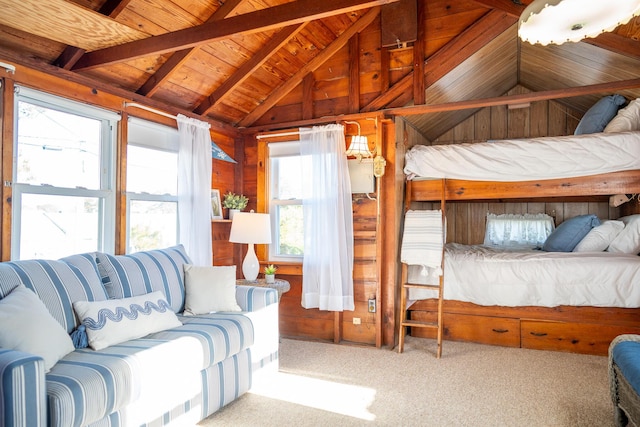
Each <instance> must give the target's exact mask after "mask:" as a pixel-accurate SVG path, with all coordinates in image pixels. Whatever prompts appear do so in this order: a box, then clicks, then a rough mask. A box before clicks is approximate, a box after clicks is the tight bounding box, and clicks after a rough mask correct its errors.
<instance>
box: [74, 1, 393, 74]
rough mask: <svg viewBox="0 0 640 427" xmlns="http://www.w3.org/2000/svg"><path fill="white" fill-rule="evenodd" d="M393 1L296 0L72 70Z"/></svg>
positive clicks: (131, 46) (129, 47)
mask: <svg viewBox="0 0 640 427" xmlns="http://www.w3.org/2000/svg"><path fill="white" fill-rule="evenodd" d="M396 1H398V0H323V1H321V2H319V1H317V0H297V1H294V2H291V3H285V4H282V5H278V6H274V7H270V8H267V9H261V10H257V11H255V12H250V13H246V14H243V15H238V16H233V17H230V18H227V19H223V20H222V21H215V22H206V23H204V24H202V25H198V26H195V27H190V28H185V29H183V30H179V31H174V32H171V33H166V34H161V35H158V36H153V37H148V38H146V39H142V40H136V41H133V42H130V43H124V44H120V45H117V46H112V47H108V48H105V49H100V50H96V51H93V52H89V53H86V54H85V55H84V56H83V57H82V58H81V59H80V60H79V61H78V63H77V64H76V65H75V66H74V67H73V70H76V71H77V70H84V69H91V68H96V67H100V66H104V65H109V64H115V63H120V62H124V61H128V60H131V59H136V58H141V57H145V56H149V55H160V54H164V53H167V52H173V51H176V50H180V49H186V48H190V47H195V46H199V45H202V44H206V43H211V42H213V41H216V40H220V39H223V38H227V37H229V36H231V35H233V34H250V33H257V32H263V31H268V30H273V29H276V28H280V27H284V26H287V25H293V24H300V23H302V22H306V21H313V20H316V19H322V18H326V17H329V16H335V15H340V14H343V13H349V12H353V11H356V10H361V9H368V8H371V7H375V6H379V5H382V4H387V3H394V2H396Z"/></svg>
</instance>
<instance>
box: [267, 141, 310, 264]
mask: <svg viewBox="0 0 640 427" xmlns="http://www.w3.org/2000/svg"><path fill="white" fill-rule="evenodd" d="M268 147H269V195H270V198H269V213H270V214H271V232H272V234H273V236H272V244H271V245H269V259H270V260H274V261H277V260H279V261H294V262H302V257H303V249H304V224H303V221H302V190H303V188H302V180H301V179H300V177H301V176H302V170H303V158H302V157H301V156H300V143H299V142H278V143H270V144H269V145H268Z"/></svg>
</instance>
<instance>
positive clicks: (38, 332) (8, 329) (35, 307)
mask: <svg viewBox="0 0 640 427" xmlns="http://www.w3.org/2000/svg"><path fill="white" fill-rule="evenodd" d="M0 325H2V326H0V347H2V348H7V349H12V350H18V351H24V352H25V353H31V354H34V355H36V356H40V357H42V358H43V359H44V369H45V372H49V370H50V369H51V367H53V365H55V364H56V363H57V362H58V360H60V359H62V358H63V357H64V356H66V355H67V354H69V353H71V352H72V351H73V350H75V348H74V347H73V342H72V341H71V337H70V336H69V334H67V331H65V330H64V328H63V327H62V325H61V324H60V323H58V321H57V320H56V319H54V318H53V316H52V315H51V313H49V310H47V307H46V306H45V305H44V303H43V302H42V301H40V298H38V296H37V295H36V294H35V292H33V291H31V290H30V289H27V287H26V286H24V285H22V284H21V285H18V286H17V287H16V288H14V289H13V290H12V291H11V293H9V294H8V295H7V296H6V297H4V298H3V299H1V300H0Z"/></svg>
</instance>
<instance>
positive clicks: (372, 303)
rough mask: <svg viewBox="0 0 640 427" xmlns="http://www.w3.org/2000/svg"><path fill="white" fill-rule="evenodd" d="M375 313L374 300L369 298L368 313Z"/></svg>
mask: <svg viewBox="0 0 640 427" xmlns="http://www.w3.org/2000/svg"><path fill="white" fill-rule="evenodd" d="M375 312H376V300H375V299H373V298H371V299H370V300H369V313H375Z"/></svg>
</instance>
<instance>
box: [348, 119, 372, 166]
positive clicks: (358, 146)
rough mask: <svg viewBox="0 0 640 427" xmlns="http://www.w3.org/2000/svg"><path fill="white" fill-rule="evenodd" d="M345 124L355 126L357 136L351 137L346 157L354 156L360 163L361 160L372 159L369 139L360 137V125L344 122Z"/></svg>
mask: <svg viewBox="0 0 640 427" xmlns="http://www.w3.org/2000/svg"><path fill="white" fill-rule="evenodd" d="M345 123H350V124H355V125H356V126H358V134H357V135H353V136H352V137H351V143H350V144H349V148H348V149H347V151H346V155H347V156H354V157H356V158H357V159H358V160H360V161H362V159H363V158H368V157H373V153H372V152H371V150H369V139H368V138H367V137H366V136H364V135H360V123H358V122H351V121H345Z"/></svg>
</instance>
